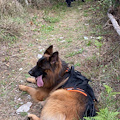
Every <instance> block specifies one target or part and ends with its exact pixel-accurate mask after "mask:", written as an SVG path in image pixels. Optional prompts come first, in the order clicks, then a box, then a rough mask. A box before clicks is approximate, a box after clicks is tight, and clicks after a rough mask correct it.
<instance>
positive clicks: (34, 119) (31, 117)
mask: <svg viewBox="0 0 120 120" xmlns="http://www.w3.org/2000/svg"><path fill="white" fill-rule="evenodd" d="M28 120H40V118H38V117H37V116H36V115H34V114H28Z"/></svg>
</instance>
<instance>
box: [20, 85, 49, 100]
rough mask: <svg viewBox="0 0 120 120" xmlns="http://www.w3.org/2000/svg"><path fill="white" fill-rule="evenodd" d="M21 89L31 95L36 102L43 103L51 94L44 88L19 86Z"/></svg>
mask: <svg viewBox="0 0 120 120" xmlns="http://www.w3.org/2000/svg"><path fill="white" fill-rule="evenodd" d="M19 89H20V90H22V91H25V92H27V93H29V94H30V95H31V97H32V99H33V100H34V101H36V102H39V101H43V100H44V99H45V98H46V97H47V96H48V94H49V90H47V89H42V88H39V89H35V88H32V87H28V86H25V85H19Z"/></svg>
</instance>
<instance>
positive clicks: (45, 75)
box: [29, 45, 62, 87]
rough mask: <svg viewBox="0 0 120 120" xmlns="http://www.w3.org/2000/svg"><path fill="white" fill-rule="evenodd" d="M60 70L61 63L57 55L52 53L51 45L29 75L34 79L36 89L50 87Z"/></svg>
mask: <svg viewBox="0 0 120 120" xmlns="http://www.w3.org/2000/svg"><path fill="white" fill-rule="evenodd" d="M61 69H62V61H61V60H60V59H59V53H58V52H57V51H56V52H53V45H51V46H49V47H48V48H47V49H46V50H45V52H44V54H43V56H42V57H41V58H40V59H39V60H38V62H37V64H36V66H35V67H33V68H32V69H31V70H30V71H29V74H30V75H31V76H33V77H35V78H36V81H37V86H38V87H42V86H44V87H50V86H52V85H53V84H54V83H55V79H56V77H58V76H59V74H60V72H61Z"/></svg>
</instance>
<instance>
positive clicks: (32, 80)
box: [26, 78, 36, 83]
mask: <svg viewBox="0 0 120 120" xmlns="http://www.w3.org/2000/svg"><path fill="white" fill-rule="evenodd" d="M26 80H27V82H30V83H36V80H35V78H27V79H26Z"/></svg>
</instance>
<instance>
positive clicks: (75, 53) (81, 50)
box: [65, 48, 84, 58]
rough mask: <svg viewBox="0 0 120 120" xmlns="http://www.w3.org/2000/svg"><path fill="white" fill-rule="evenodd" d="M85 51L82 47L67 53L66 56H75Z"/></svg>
mask: <svg viewBox="0 0 120 120" xmlns="http://www.w3.org/2000/svg"><path fill="white" fill-rule="evenodd" d="M83 51H84V49H83V48H82V49H80V50H79V51H76V52H71V53H69V54H67V55H66V56H65V57H67V58H68V57H73V56H75V55H77V54H82V53H83Z"/></svg>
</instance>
